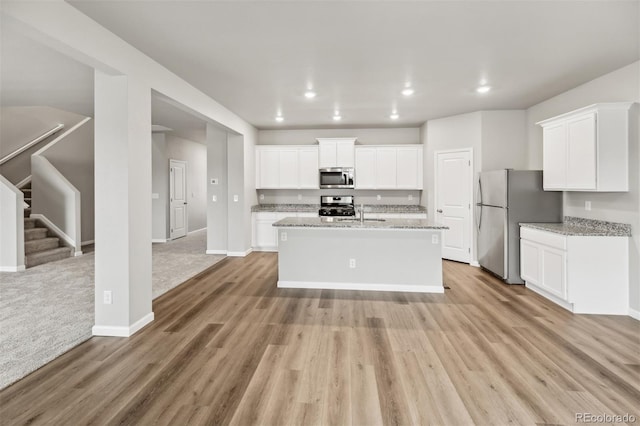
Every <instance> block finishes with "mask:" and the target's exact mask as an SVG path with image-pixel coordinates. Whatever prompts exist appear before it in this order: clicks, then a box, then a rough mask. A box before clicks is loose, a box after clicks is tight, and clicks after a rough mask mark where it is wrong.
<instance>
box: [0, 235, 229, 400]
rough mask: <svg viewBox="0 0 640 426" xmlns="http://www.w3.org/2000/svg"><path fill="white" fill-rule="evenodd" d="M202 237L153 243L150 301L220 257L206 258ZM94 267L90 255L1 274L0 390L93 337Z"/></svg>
mask: <svg viewBox="0 0 640 426" xmlns="http://www.w3.org/2000/svg"><path fill="white" fill-rule="evenodd" d="M206 238H207V236H206V230H201V231H196V232H194V233H191V234H189V235H188V236H186V237H184V238H180V239H178V240H174V241H171V242H168V243H164V244H153V249H152V250H153V289H152V294H153V298H154V299H155V298H156V297H158V296H160V295H162V294H164V293H166V292H167V291H169V290H171V289H172V288H174V287H176V286H178V285H179V284H181V283H183V282H184V281H186V280H187V279H189V278H191V277H192V276H194V275H196V274H198V273H199V272H201V271H203V270H205V269H207V268H208V267H210V266H211V265H214V264H215V263H217V262H218V261H220V260H221V259H223V258H224V256H222V255H207V254H205V250H206ZM98 250H99V248H98ZM94 264H95V261H94V256H93V253H90V254H85V255H83V256H80V257H73V258H69V259H64V260H60V261H57V262H52V263H49V264H45V265H41V266H36V267H34V268H30V269H27V270H26V271H22V272H15V273H9V272H0V348H1V350H0V389H3V388H5V387H7V386H8V385H10V384H11V383H13V382H15V381H17V380H19V379H21V378H22V377H25V376H26V375H27V374H29V373H31V372H32V371H35V370H37V369H38V368H40V367H41V366H43V365H44V364H46V363H48V362H50V361H51V360H53V359H54V358H56V357H58V356H60V355H62V354H63V353H65V352H66V351H68V350H69V349H71V348H73V347H74V346H77V345H78V344H80V343H82V342H84V341H85V340H88V339H89V338H91V328H92V327H93V325H94V282H95V281H94V277H95V275H94V269H95V268H94Z"/></svg>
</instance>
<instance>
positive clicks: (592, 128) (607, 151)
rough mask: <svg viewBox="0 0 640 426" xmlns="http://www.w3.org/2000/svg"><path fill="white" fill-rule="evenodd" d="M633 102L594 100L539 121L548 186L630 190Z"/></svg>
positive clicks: (561, 189) (544, 174)
mask: <svg viewBox="0 0 640 426" xmlns="http://www.w3.org/2000/svg"><path fill="white" fill-rule="evenodd" d="M631 105H632V103H631V102H617V103H606V104H594V105H591V106H588V107H585V108H581V109H579V110H576V111H572V112H569V113H566V114H562V115H560V116H557V117H553V118H549V119H547V120H544V121H540V122H539V123H537V124H539V125H540V126H542V129H543V130H542V148H543V159H542V160H543V172H544V173H543V186H544V189H545V190H558V191H628V190H629V170H628V155H629V108H630V107H631Z"/></svg>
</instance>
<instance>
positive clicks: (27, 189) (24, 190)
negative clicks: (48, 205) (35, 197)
mask: <svg viewBox="0 0 640 426" xmlns="http://www.w3.org/2000/svg"><path fill="white" fill-rule="evenodd" d="M20 191H22V192H24V194H25V195H26V194H29V195H31V188H22V189H21V190H20Z"/></svg>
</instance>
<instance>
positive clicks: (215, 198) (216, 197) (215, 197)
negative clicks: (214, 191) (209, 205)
mask: <svg viewBox="0 0 640 426" xmlns="http://www.w3.org/2000/svg"><path fill="white" fill-rule="evenodd" d="M211 201H213V202H214V203H215V202H216V201H218V196H217V195H214V196H213V197H211Z"/></svg>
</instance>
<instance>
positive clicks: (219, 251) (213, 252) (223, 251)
mask: <svg viewBox="0 0 640 426" xmlns="http://www.w3.org/2000/svg"><path fill="white" fill-rule="evenodd" d="M206 254H227V251H226V250H207V251H206Z"/></svg>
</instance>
